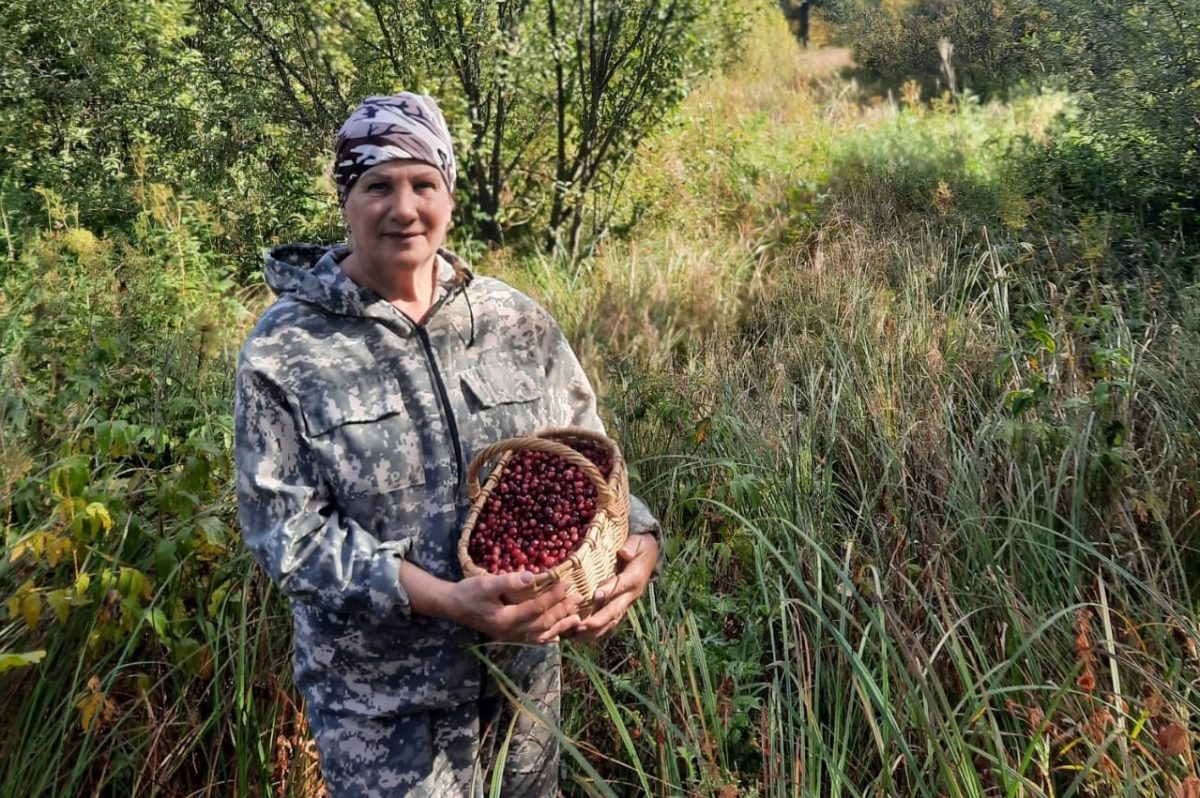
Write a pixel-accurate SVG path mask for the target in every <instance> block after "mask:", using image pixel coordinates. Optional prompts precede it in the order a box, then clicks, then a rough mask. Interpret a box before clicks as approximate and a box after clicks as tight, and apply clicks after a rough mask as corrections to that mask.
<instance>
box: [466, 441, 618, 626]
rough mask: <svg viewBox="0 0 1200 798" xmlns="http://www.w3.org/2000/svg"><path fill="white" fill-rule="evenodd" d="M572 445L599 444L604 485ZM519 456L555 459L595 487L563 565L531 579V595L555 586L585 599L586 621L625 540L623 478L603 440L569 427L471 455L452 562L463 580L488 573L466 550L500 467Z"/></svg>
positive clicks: (582, 608) (613, 446) (614, 451)
mask: <svg viewBox="0 0 1200 798" xmlns="http://www.w3.org/2000/svg"><path fill="white" fill-rule="evenodd" d="M573 440H577V441H591V442H594V443H599V444H600V445H601V446H603V447H605V448H606V449H608V450H609V452H610V453H611V455H612V471H611V472H610V473H609V477H608V480H607V481H605V479H604V477H603V476H601V474H600V471H599V470H598V469H597V468H596V466H595V465H594V464H593V463H592V461H591V460H588V459H587V458H586V457H584V456H583V455H582V454H580V453H579V452H577V451H575V450H574V449H572V448H571V447H570V446H568V445H566V443H565V442H566V441H573ZM520 451H535V452H545V453H547V454H554V455H558V456H559V457H561V458H563V459H564V460H567V461H568V462H570V463H571V464H572V465H574V466H576V467H577V468H579V469H580V470H581V471H583V472H584V473H585V474H586V475H587V477H588V479H590V480H591V481H592V484H593V485H595V486H596V512H595V514H594V515H593V516H592V522H591V523H590V524H589V525H588V528H587V531H586V532H585V534H584V536H583V539H582V540H580V541H579V544H578V546H576V548H575V550H574V551H573V552H571V553H570V554H569V555H568V556H567V558H566V559H565V560H563V561H562V562H560V563H559V564H558V565H556V566H554V567H553V568H550V569H549V570H546V571H543V572H541V573H540V574H537V575H535V576H534V578H533V586H534V589H535V590H536V591H539V592H540V591H542V590H545V589H546V588H548V587H550V586H551V585H553V584H555V583H557V582H559V581H562V580H566V581H567V582H569V583H570V587H569V588H568V590H567V592H568V593H578V594H579V595H581V596H584V597H586V599H587V600H586V601H585V602H584V603H583V604H581V605H580V607H579V614H580V616H581V617H586V616H587V615H590V614H591V611H592V598H591V597H592V594H593V593H595V592H596V588H598V587H599V586H600V585H602V584H604V583H605V582H607V581H608V580H609V579H611V578H612V577H613V575H614V574H615V573H616V565H617V550H618V549H619V548H621V546H622V545H623V544H624V543H625V539H626V538H627V537H629V472H628V470H627V469H626V467H625V459H624V458H623V457H622V456H621V450H620V449H618V448H617V445H616V444H615V443H613V441H612V440H611V439H609V438H608V437H607V436H605V435H602V434H599V433H596V432H592V431H590V430H585V429H579V428H574V427H570V428H565V429H552V430H545V431H542V432H539V433H537V434H536V435H532V436H529V437H524V438H509V439H507V440H503V441H500V442H499V443H496V444H493V445H491V446H489V447H487V448H486V449H484V450H483V451H481V452H480V453H479V454H478V455H476V457H475V459H474V460H472V461H471V465H470V466H469V467H468V469H467V491H468V494H467V495H468V497H469V498H470V500H471V509H470V511H469V512H468V513H467V520H466V521H465V522H464V524H463V529H462V534H461V535H460V537H459V539H458V559H459V562H461V563H462V569H463V575H464V576H482V575H484V574H487V573H488V572H487V571H486V570H484V569H483V568H480V567H479V566H478V565H476V564H475V563H474V561H472V560H471V555H470V554H469V553H468V551H467V549H468V544H469V542H470V540H471V533H472V531H474V529H475V523H476V521H477V520H478V519H479V515H480V513H481V512H482V510H483V507H484V503H485V502H486V501H487V500H488V497H489V496H490V495H491V493H492V491H493V490H495V488H496V485H497V484H499V482H500V475H501V474H502V473H503V472H504V467H505V465H506V464H507V463H508V461H509V459H511V458H512V456H513V454H514V453H516V452H520ZM492 460H495V461H496V463H495V465H494V466H493V467H492V470H491V474H490V475H489V476H488V478H487V481H486V482H484V484H483V486H482V487H480V484H479V471H480V469H482V468H483V467H484V466H486V465H487V464H488V463H490V462H491V461H492Z"/></svg>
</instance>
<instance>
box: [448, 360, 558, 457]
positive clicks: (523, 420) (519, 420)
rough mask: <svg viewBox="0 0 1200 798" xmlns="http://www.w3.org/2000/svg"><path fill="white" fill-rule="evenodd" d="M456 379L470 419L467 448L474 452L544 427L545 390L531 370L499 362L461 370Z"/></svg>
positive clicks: (535, 373) (508, 362)
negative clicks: (460, 385) (459, 384)
mask: <svg viewBox="0 0 1200 798" xmlns="http://www.w3.org/2000/svg"><path fill="white" fill-rule="evenodd" d="M459 379H460V380H461V382H462V391H463V398H464V399H465V401H466V405H467V410H468V412H469V414H470V419H471V436H470V439H468V440H466V441H465V442H466V444H467V447H468V449H471V450H474V451H478V450H480V449H482V448H484V447H486V446H490V445H491V444H493V443H496V442H497V441H500V440H503V439H504V438H514V437H518V436H522V435H530V434H532V433H534V432H536V431H538V430H539V429H541V428H542V427H543V426H545V420H544V419H543V415H544V412H543V408H544V406H545V401H543V400H544V392H545V388H544V384H543V381H541V380H539V377H538V375H537V372H536V371H534V370H533V369H531V368H529V367H525V366H522V365H518V364H517V363H515V362H511V361H501V362H497V363H489V364H482V365H478V366H475V367H474V368H470V369H467V370H465V371H462V372H460V374H459ZM472 456H473V455H472Z"/></svg>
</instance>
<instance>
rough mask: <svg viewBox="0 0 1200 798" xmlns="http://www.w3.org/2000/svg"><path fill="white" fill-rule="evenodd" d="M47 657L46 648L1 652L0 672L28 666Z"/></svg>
mask: <svg viewBox="0 0 1200 798" xmlns="http://www.w3.org/2000/svg"><path fill="white" fill-rule="evenodd" d="M45 658H46V652H45V651H44V650H41V649H39V650H37V651H26V652H24V653H22V654H0V673H4V672H5V671H10V670H13V669H15V668H27V667H29V666H30V665H36V664H38V663H39V662H41V661H42V660H43V659H45Z"/></svg>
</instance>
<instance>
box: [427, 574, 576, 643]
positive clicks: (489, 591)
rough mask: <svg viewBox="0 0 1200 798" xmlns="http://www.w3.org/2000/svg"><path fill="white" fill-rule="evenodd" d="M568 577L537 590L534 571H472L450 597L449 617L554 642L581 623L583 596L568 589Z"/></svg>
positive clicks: (492, 631)
mask: <svg viewBox="0 0 1200 798" xmlns="http://www.w3.org/2000/svg"><path fill="white" fill-rule="evenodd" d="M568 587H569V585H568V583H567V582H558V583H556V584H555V585H554V586H553V587H551V588H549V589H547V590H544V591H542V592H541V593H537V594H535V593H534V590H533V574H531V573H529V572H528V571H519V572H517V573H512V574H498V575H491V574H488V575H484V576H473V577H470V578H469V579H463V580H462V581H461V582H455V583H454V585H453V587H452V588H451V589H450V590H449V591H448V593H447V595H446V597H445V601H446V605H445V611H446V615H447V617H449V618H450V619H451V620H453V621H456V622H457V623H460V624H462V625H463V626H466V627H469V628H471V629H474V630H475V631H477V632H482V633H483V634H485V635H487V636H488V637H491V638H492V639H494V640H500V641H506V642H515V643H539V644H541V643H553V642H555V641H557V640H558V638H559V636H560V635H562V634H565V633H567V632H569V631H571V630H572V629H574V628H575V627H576V626H578V625H579V623H580V618H579V605H580V604H582V603H583V597H582V596H580V595H577V594H573V595H570V596H568V595H567V588H568Z"/></svg>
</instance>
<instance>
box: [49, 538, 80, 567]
mask: <svg viewBox="0 0 1200 798" xmlns="http://www.w3.org/2000/svg"><path fill="white" fill-rule="evenodd" d="M72 548H73V546H72V544H71V540H70V539H69V538H63V537H59V536H58V535H53V536H51V537H50V539H49V540H47V541H46V561H47V562H48V563H50V567H52V568H53V567H54V566H56V565H58V563H59V561H60V560H61V559H62V557H63V555H64V554H68V553H70V551H71V549H72Z"/></svg>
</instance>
